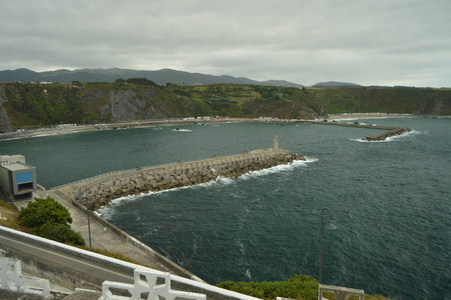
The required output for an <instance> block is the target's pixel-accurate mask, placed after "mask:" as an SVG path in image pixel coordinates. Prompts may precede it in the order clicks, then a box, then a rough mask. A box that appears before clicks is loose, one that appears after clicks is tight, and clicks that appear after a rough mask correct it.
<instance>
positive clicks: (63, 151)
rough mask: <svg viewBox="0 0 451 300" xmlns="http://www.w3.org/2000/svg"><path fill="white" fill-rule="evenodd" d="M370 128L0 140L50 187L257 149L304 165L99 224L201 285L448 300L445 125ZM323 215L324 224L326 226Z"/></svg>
mask: <svg viewBox="0 0 451 300" xmlns="http://www.w3.org/2000/svg"><path fill="white" fill-rule="evenodd" d="M368 122H369V123H375V124H379V125H388V126H390V125H391V126H399V127H404V128H412V129H413V130H414V131H413V132H412V133H409V134H406V135H403V136H401V137H397V138H392V139H390V140H389V141H386V142H373V143H369V142H360V141H359V138H362V137H364V136H366V135H369V134H374V133H375V132H376V131H375V130H371V129H358V128H346V127H338V126H323V125H313V124H298V125H296V124H289V125H285V126H279V125H275V124H220V125H203V126H201V125H190V126H178V129H180V130H175V127H171V126H168V127H153V128H137V129H128V130H111V131H98V132H85V133H77V134H70V135H65V136H48V137H40V138H30V139H22V140H11V141H0V153H1V154H23V155H25V156H26V159H27V162H28V163H29V164H31V165H34V166H35V167H36V168H37V175H38V182H39V183H40V184H41V185H43V186H45V187H52V186H57V185H60V184H64V183H68V182H72V181H75V180H78V179H82V178H86V177H89V176H94V175H97V174H99V173H106V172H109V171H113V170H122V169H130V168H134V167H136V166H148V165H157V164H163V163H171V162H175V161H177V160H182V161H190V160H197V159H204V158H210V157H212V156H213V155H219V156H225V155H232V154H237V153H242V152H244V151H247V150H253V149H261V148H269V147H271V146H272V135H273V134H274V132H278V133H279V146H280V148H282V149H286V150H290V151H292V152H295V153H300V154H303V155H305V156H306V157H307V158H308V162H307V163H295V164H293V165H292V166H279V167H276V168H274V169H272V170H269V171H262V172H256V173H252V174H248V175H245V176H243V177H241V178H239V179H237V180H234V181H231V180H219V181H218V182H215V183H209V184H204V185H199V186H196V187H189V188H183V189H177V190H171V191H166V192H161V193H153V194H150V195H147V196H141V197H133V198H130V199H128V200H125V201H121V202H120V203H118V204H117V205H115V206H114V207H113V208H109V209H107V210H106V211H105V214H106V216H107V217H108V219H109V220H110V221H111V222H112V223H114V224H116V225H117V226H119V227H120V228H121V229H123V230H125V231H127V232H128V233H130V234H132V235H133V236H135V237H136V238H138V239H139V240H141V241H142V242H144V243H146V244H148V245H149V246H150V247H152V248H154V249H155V250H157V251H159V252H161V253H163V254H165V255H167V256H168V257H169V258H170V259H172V260H173V261H175V262H176V263H178V264H180V265H182V266H183V267H184V268H186V269H188V270H190V271H191V272H193V273H194V274H196V275H197V276H199V277H201V278H203V279H204V280H206V281H208V282H210V283H217V282H220V281H223V280H237V281H241V280H244V281H247V280H255V281H260V280H284V279H285V278H288V277H292V276H293V275H295V274H305V275H311V276H314V277H316V278H317V276H318V267H319V264H318V256H319V237H320V227H321V211H322V209H323V208H324V207H328V208H329V209H330V210H331V211H332V213H333V218H334V221H335V224H336V225H337V227H338V230H335V231H326V232H325V235H324V263H323V282H324V283H326V284H331V285H338V286H346V287H352V288H359V289H364V290H365V292H366V293H371V294H376V293H378V294H383V295H385V296H392V297H398V298H399V299H451V270H450V266H451V230H450V228H451V218H450V215H451V205H450V201H451V188H450V186H451V174H450V171H451V170H450V167H451V120H445V119H378V120H369V121H368ZM326 218H327V216H326V217H325V219H326Z"/></svg>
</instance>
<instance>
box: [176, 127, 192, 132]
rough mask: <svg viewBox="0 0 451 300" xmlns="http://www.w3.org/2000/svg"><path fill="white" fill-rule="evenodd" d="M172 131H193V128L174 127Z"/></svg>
mask: <svg viewBox="0 0 451 300" xmlns="http://www.w3.org/2000/svg"><path fill="white" fill-rule="evenodd" d="M172 131H177V132H193V131H192V130H191V129H180V128H174V129H172Z"/></svg>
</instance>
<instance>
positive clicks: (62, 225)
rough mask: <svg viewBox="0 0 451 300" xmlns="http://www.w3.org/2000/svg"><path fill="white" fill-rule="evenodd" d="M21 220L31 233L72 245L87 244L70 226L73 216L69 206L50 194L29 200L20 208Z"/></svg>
mask: <svg viewBox="0 0 451 300" xmlns="http://www.w3.org/2000/svg"><path fill="white" fill-rule="evenodd" d="M19 221H20V222H21V224H22V225H23V226H25V227H27V228H28V229H30V231H31V233H35V234H37V235H39V236H42V237H44V238H48V239H51V240H54V241H58V242H61V243H68V244H71V245H80V246H83V245H84V244H85V242H84V240H83V238H82V237H81V235H80V234H79V233H77V232H75V231H73V230H72V229H71V228H70V224H71V223H72V217H71V216H70V213H69V211H68V210H67V208H65V207H64V206H63V205H61V204H60V203H59V202H57V201H55V199H53V198H51V197H49V196H47V197H46V198H45V199H43V198H35V201H33V202H29V203H28V204H27V206H26V207H24V208H22V209H21V210H20V212H19Z"/></svg>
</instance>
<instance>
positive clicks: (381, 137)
mask: <svg viewBox="0 0 451 300" xmlns="http://www.w3.org/2000/svg"><path fill="white" fill-rule="evenodd" d="M307 122H309V123H314V124H323V125H335V126H344V127H357V128H365V129H379V130H385V131H384V132H381V133H378V134H373V135H369V136H367V137H365V138H363V139H362V140H364V141H370V142H377V141H385V140H386V139H387V138H389V137H392V136H397V135H401V134H404V133H407V132H410V131H412V129H409V128H400V127H390V126H375V125H370V124H360V123H358V122H354V123H342V122H336V121H332V122H329V121H327V120H324V121H307Z"/></svg>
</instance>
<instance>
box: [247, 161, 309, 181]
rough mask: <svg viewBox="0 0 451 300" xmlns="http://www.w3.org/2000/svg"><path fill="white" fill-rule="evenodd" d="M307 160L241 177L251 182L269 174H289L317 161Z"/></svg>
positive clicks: (253, 172) (251, 172)
mask: <svg viewBox="0 0 451 300" xmlns="http://www.w3.org/2000/svg"><path fill="white" fill-rule="evenodd" d="M306 159H307V160H294V161H293V162H292V163H291V164H284V165H277V166H274V167H271V168H268V169H263V170H259V171H250V172H248V173H246V174H243V175H241V176H240V177H239V179H241V180H249V179H251V178H253V177H259V176H265V175H268V174H274V173H280V172H287V171H291V170H294V169H295V168H297V167H300V166H305V165H306V164H308V163H312V162H315V161H317V160H318V159H317V158H310V157H306Z"/></svg>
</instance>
